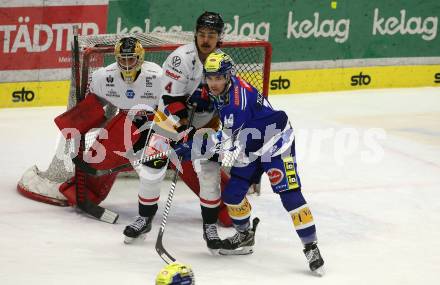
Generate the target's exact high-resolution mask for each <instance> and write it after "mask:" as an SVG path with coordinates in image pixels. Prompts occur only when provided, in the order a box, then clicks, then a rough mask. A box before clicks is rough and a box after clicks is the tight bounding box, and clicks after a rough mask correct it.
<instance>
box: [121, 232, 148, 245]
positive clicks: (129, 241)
mask: <svg viewBox="0 0 440 285" xmlns="http://www.w3.org/2000/svg"><path fill="white" fill-rule="evenodd" d="M146 236H147V234H141V235H139V236H138V237H135V238H133V237H128V236H124V237H125V238H124V243H125V244H132V243H135V242H136V241H142V240H145V238H146Z"/></svg>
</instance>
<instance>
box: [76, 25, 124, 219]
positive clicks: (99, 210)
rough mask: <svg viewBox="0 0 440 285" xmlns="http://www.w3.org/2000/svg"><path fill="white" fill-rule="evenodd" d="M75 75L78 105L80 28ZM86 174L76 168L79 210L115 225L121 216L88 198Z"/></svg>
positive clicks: (79, 97) (82, 148) (81, 146)
mask: <svg viewBox="0 0 440 285" xmlns="http://www.w3.org/2000/svg"><path fill="white" fill-rule="evenodd" d="M73 33H74V34H73V49H72V50H73V73H74V75H75V97H76V103H77V104H78V103H79V102H80V101H81V99H82V98H81V91H80V70H79V67H80V62H79V44H78V26H74V28H73ZM84 140H85V138H84V135H81V139H80V142H79V144H80V145H79V149H78V155H77V157H81V156H82V154H83V152H84V149H85V141H84ZM86 178H87V177H86V173H84V171H83V170H82V169H80V168H79V167H75V190H76V205H77V208H78V209H80V210H81V211H83V212H84V213H86V214H88V215H90V216H92V217H95V218H96V219H98V220H100V221H103V222H106V223H110V224H114V223H116V221H117V220H118V217H119V215H118V214H117V213H115V212H112V211H110V210H107V209H105V208H103V207H101V206H99V205H96V204H95V203H93V202H92V201H90V200H89V199H88V197H87V188H86V187H85V182H86Z"/></svg>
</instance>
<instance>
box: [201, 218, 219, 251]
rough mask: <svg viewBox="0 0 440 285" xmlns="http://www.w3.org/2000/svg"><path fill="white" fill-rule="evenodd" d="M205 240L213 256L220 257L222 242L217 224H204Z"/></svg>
mask: <svg viewBox="0 0 440 285" xmlns="http://www.w3.org/2000/svg"><path fill="white" fill-rule="evenodd" d="M203 239H204V240H205V241H206V246H207V247H208V249H209V251H210V252H211V253H212V254H213V255H218V254H219V250H220V248H221V247H222V241H221V239H220V237H219V236H218V232H217V225H216V224H203Z"/></svg>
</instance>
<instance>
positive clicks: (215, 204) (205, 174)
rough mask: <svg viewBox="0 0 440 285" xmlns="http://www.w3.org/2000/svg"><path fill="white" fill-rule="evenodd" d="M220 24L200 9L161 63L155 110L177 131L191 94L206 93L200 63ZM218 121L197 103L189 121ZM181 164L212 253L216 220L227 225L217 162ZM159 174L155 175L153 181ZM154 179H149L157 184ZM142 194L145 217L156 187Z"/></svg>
mask: <svg viewBox="0 0 440 285" xmlns="http://www.w3.org/2000/svg"><path fill="white" fill-rule="evenodd" d="M223 28H224V22H223V19H222V18H221V16H220V15H219V14H217V13H213V12H205V13H203V14H202V15H200V16H199V18H198V19H197V23H196V30H195V39H194V42H193V43H189V44H186V45H183V46H181V47H179V48H177V49H176V50H175V51H174V52H172V53H171V54H170V55H169V56H168V58H167V59H166V61H165V62H164V63H163V73H164V76H163V89H162V92H163V95H162V101H161V102H160V106H159V110H160V111H162V112H163V113H164V114H166V115H167V116H171V117H173V118H174V119H175V121H176V122H177V124H176V128H177V131H179V132H181V131H183V130H185V129H186V128H188V127H191V126H188V123H189V122H188V117H189V115H188V113H189V112H191V108H192V107H191V97H192V95H193V94H202V95H203V94H206V95H207V92H206V91H207V90H206V87H204V84H203V82H202V77H203V76H202V75H203V74H202V73H203V63H204V61H205V59H206V57H207V56H208V55H209V54H210V53H211V52H212V51H214V50H216V49H217V48H218V47H219V45H220V43H221V38H222V36H223ZM219 123H220V121H219V118H218V116H217V115H216V113H215V111H214V108H213V105H212V104H209V103H208V104H199V105H198V106H197V109H196V110H195V115H194V120H193V123H192V126H193V127H195V129H200V128H211V129H218V128H219ZM163 165H165V164H163ZM182 168H183V173H181V175H180V177H181V178H182V180H183V181H184V182H185V183H186V184H187V185H188V186H189V188H191V190H193V192H194V193H196V194H197V195H198V196H199V198H200V206H201V213H202V219H203V238H204V239H205V240H206V243H207V247H208V248H209V249H210V251H211V252H213V253H215V252H216V251H218V250H219V249H220V247H221V240H220V238H219V236H218V233H217V225H216V223H217V220H218V219H219V220H220V222H221V223H222V224H224V225H228V226H229V225H231V220H230V217H229V216H228V214H227V211H226V207H224V204H223V202H222V201H221V192H220V166H219V164H217V163H216V162H212V161H208V160H203V161H198V162H194V165H193V162H191V161H187V162H184V163H183V164H182ZM194 170H195V172H194ZM157 171H158V172H159V171H161V170H160V169H158V170H157ZM162 178H163V177H157V181H160V180H161V179H162ZM222 179H224V176H223V177H222ZM157 181H150V182H151V183H153V182H154V183H155V185H157V184H156V183H157ZM144 194H145V196H142V199H140V207H141V208H142V209H143V210H142V211H143V212H144V213H148V214H149V216H148V218H147V219H146V220H147V221H149V220H151V219H152V217H153V216H154V214H155V213H156V210H157V201H158V200H159V195H160V189H159V188H158V187H151V186H150V187H149V191H148V192H146V193H144ZM219 212H220V214H219ZM133 226H135V225H133ZM133 228H135V227H133Z"/></svg>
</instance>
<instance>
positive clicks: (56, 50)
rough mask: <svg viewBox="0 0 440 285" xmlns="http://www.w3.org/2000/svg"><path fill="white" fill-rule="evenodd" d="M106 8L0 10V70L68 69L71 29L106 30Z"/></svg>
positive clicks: (84, 33) (82, 31)
mask: <svg viewBox="0 0 440 285" xmlns="http://www.w3.org/2000/svg"><path fill="white" fill-rule="evenodd" d="M107 8H108V6H107V5H75V6H49V7H46V6H44V7H43V6H36V7H2V8H0V15H2V17H0V39H1V41H0V71H2V70H33V69H35V70H38V69H48V68H70V66H71V63H70V58H71V42H72V38H73V26H74V25H78V26H79V33H80V34H82V35H89V34H98V33H105V32H106V31H107V29H106V26H107Z"/></svg>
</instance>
